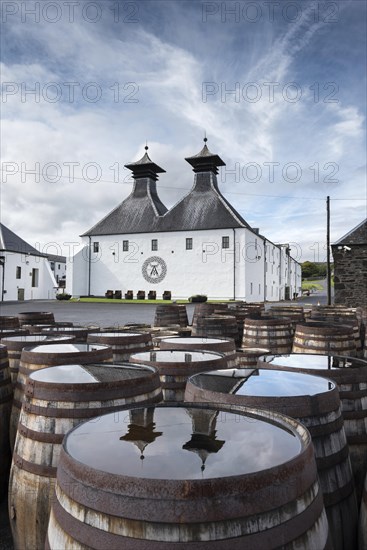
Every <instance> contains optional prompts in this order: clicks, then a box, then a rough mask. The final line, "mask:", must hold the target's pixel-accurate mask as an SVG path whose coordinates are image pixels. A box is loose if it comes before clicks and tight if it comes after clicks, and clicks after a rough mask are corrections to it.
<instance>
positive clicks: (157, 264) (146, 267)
mask: <svg viewBox="0 0 367 550" xmlns="http://www.w3.org/2000/svg"><path fill="white" fill-rule="evenodd" d="M141 271H142V273H143V277H144V279H145V280H146V281H148V283H152V284H156V283H160V282H161V281H163V279H164V278H165V276H166V274H167V265H166V262H165V261H164V260H163V259H162V258H160V257H159V256H151V257H150V258H147V259H146V260H145V262H144V263H143V267H142V268H141Z"/></svg>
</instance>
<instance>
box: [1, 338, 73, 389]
mask: <svg viewBox="0 0 367 550" xmlns="http://www.w3.org/2000/svg"><path fill="white" fill-rule="evenodd" d="M73 341H74V336H47V335H44V334H29V335H26V336H10V337H9V338H3V339H2V340H1V343H2V344H4V345H5V346H6V347H7V348H8V355H9V368H10V375H11V381H12V384H13V387H14V386H15V384H16V381H17V378H18V371H19V362H20V356H21V354H22V350H23V349H24V348H25V347H31V346H39V345H40V344H42V345H51V344H68V343H70V342H73Z"/></svg>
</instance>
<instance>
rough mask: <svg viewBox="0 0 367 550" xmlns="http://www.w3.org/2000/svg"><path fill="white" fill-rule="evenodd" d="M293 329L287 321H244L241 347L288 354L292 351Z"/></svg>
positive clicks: (285, 319)
mask: <svg viewBox="0 0 367 550" xmlns="http://www.w3.org/2000/svg"><path fill="white" fill-rule="evenodd" d="M292 342H293V329H292V323H291V321H290V320H289V319H287V318H285V317H283V318H280V319H277V318H274V317H261V318H260V319H251V318H248V319H246V320H245V324H244V330H243V342H242V347H243V348H247V347H258V348H267V349H270V351H271V352H272V353H289V352H290V351H291V349H292Z"/></svg>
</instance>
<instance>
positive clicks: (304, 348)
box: [272, 322, 356, 357]
mask: <svg viewBox="0 0 367 550" xmlns="http://www.w3.org/2000/svg"><path fill="white" fill-rule="evenodd" d="M272 351H273V350H272ZM292 352H293V353H315V354H323V355H329V354H334V355H346V356H350V357H354V356H355V355H356V344H355V340H354V334H353V328H352V327H350V326H346V325H333V324H331V323H322V322H309V323H300V324H298V325H296V331H295V333H294V339H293V348H292ZM273 353H279V352H273ZM284 353H286V352H284Z"/></svg>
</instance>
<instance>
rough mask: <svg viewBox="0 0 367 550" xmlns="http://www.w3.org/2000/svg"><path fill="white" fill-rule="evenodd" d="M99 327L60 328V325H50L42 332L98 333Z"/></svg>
mask: <svg viewBox="0 0 367 550" xmlns="http://www.w3.org/2000/svg"><path fill="white" fill-rule="evenodd" d="M96 328H97V327H93V328H91V327H60V326H58V325H48V326H46V327H45V328H43V329H42V332H44V333H47V332H72V333H74V332H85V331H86V330H88V331H89V330H94V331H96Z"/></svg>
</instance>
